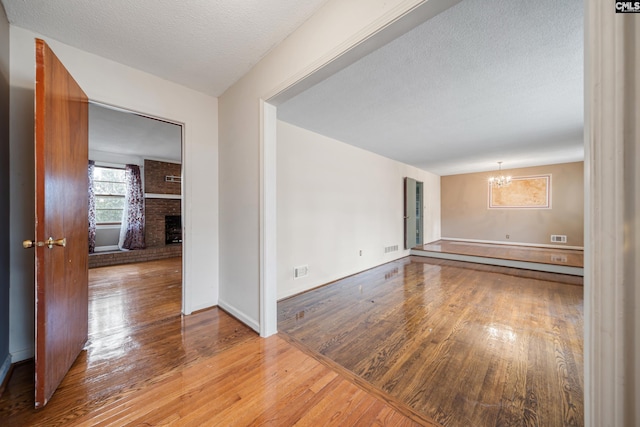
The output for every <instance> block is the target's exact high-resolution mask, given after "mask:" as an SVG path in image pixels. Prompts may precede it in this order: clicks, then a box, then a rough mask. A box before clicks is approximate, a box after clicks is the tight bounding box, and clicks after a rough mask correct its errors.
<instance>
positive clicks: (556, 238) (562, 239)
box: [551, 234, 567, 243]
mask: <svg viewBox="0 0 640 427" xmlns="http://www.w3.org/2000/svg"><path fill="white" fill-rule="evenodd" d="M551 243H567V236H564V235H561V234H552V235H551Z"/></svg>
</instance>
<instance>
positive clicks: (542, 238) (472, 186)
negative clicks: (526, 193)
mask: <svg viewBox="0 0 640 427" xmlns="http://www.w3.org/2000/svg"><path fill="white" fill-rule="evenodd" d="M504 172H505V175H511V176H514V177H517V176H529V175H540V174H551V198H552V201H551V209H488V185H487V180H488V179H489V177H490V176H491V175H494V174H495V172H493V173H492V172H481V173H471V174H462V175H450V176H443V177H442V178H441V180H440V183H441V184H440V185H441V197H442V201H441V206H442V212H441V216H442V219H441V221H442V237H443V238H458V239H473V240H489V241H497V242H511V243H530V244H551V240H550V236H551V234H564V235H566V236H567V243H566V245H568V246H583V245H584V186H583V181H584V176H583V162H576V163H563V164H558V165H547V166H537V167H530V168H521V169H505V170H504ZM506 235H509V238H508V239H507V238H506Z"/></svg>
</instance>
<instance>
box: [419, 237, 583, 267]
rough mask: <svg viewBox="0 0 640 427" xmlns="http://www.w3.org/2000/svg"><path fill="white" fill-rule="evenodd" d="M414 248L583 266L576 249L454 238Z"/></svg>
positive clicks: (580, 256) (580, 255)
mask: <svg viewBox="0 0 640 427" xmlns="http://www.w3.org/2000/svg"><path fill="white" fill-rule="evenodd" d="M416 249H423V250H425V251H431V252H440V253H449V254H457V255H471V256H480V257H485V258H499V259H508V260H512V261H525V262H536V263H541V264H552V265H563V266H567V267H584V254H583V251H581V250H576V249H563V248H542V247H533V246H516V245H500V244H491V243H475V242H462V241H455V240H436V241H435V242H430V243H426V244H424V245H422V246H420V247H418V248H416Z"/></svg>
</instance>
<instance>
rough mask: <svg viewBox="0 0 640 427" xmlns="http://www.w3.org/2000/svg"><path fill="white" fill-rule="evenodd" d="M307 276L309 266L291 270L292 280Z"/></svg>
mask: <svg viewBox="0 0 640 427" xmlns="http://www.w3.org/2000/svg"><path fill="white" fill-rule="evenodd" d="M307 274H309V266H308V265H301V266H300V267H294V268H293V278H294V279H299V278H300V277H304V276H306V275H307Z"/></svg>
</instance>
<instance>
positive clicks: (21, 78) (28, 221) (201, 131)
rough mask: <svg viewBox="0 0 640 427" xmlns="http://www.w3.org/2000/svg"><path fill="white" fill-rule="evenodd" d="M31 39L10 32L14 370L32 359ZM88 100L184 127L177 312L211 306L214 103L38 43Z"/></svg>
mask: <svg viewBox="0 0 640 427" xmlns="http://www.w3.org/2000/svg"><path fill="white" fill-rule="evenodd" d="M34 37H38V35H37V34H35V33H33V32H31V31H28V30H24V29H21V28H17V27H11V130H10V133H11V136H10V139H11V184H10V198H11V212H10V215H11V216H10V217H11V254H10V257H11V261H10V262H11V278H10V280H11V294H10V300H11V313H10V318H11V319H10V322H11V323H10V326H11V331H10V333H11V337H10V351H11V354H12V361H13V362H16V361H19V360H23V359H26V358H29V357H31V356H33V349H34V341H33V328H34V326H33V318H34V314H33V306H34V295H33V252H30V251H25V250H24V249H22V247H21V245H20V244H19V242H21V241H22V240H24V239H26V238H31V237H32V234H33V229H34V219H33V218H34V214H33V212H34V206H33V198H34V196H33V188H34V184H33V183H34V178H33V88H34V74H35V59H34V57H35V49H34ZM40 38H43V39H45V40H46V41H47V43H49V45H50V46H51V48H52V49H53V51H54V52H55V53H56V55H57V56H58V57H59V58H60V60H61V61H62V62H63V63H64V64H65V65H66V67H67V68H68V70H69V71H70V72H71V74H72V75H73V76H74V77H75V79H76V81H77V82H78V83H79V84H80V86H81V87H82V88H83V89H84V91H85V92H86V94H87V95H88V96H89V99H91V100H94V101H98V102H101V103H104V104H108V105H114V106H117V107H121V108H125V109H129V110H132V111H136V112H141V113H145V114H148V115H151V116H155V117H160V118H164V119H167V120H170V121H173V122H178V123H183V124H184V127H183V131H184V149H183V164H184V167H185V170H184V176H185V180H184V184H183V186H184V187H183V188H184V193H185V202H184V203H185V205H184V212H185V217H184V219H185V239H184V246H183V248H184V263H185V266H186V268H185V269H184V273H183V274H184V277H183V278H184V292H185V301H184V310H185V312H186V313H190V312H192V311H194V310H198V309H201V308H205V307H209V306H212V305H215V304H217V302H218V280H217V278H218V215H217V213H218V197H217V188H218V175H217V173H216V168H217V165H218V120H217V117H218V104H217V99H216V98H213V97H210V96H207V95H204V94H201V93H199V92H196V91H193V90H191V89H187V88H185V87H183V86H180V85H177V84H175V83H171V82H168V81H166V80H162V79H160V78H158V77H156V76H153V75H151V74H148V73H144V72H142V71H139V70H135V69H133V68H130V67H126V66H124V65H121V64H118V63H116V62H113V61H110V60H107V59H105V58H101V57H99V56H96V55H93V54H90V53H87V52H84V51H81V50H78V49H75V48H72V47H70V46H68V45H65V44H62V43H59V42H57V41H55V40H49V39H47V38H46V37H41V36H40Z"/></svg>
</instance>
